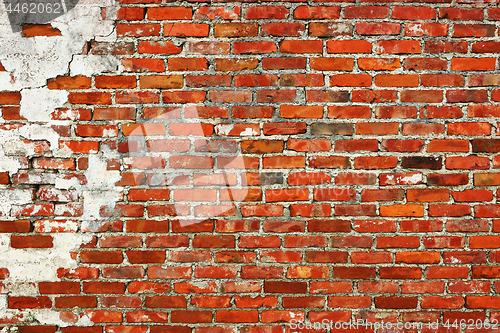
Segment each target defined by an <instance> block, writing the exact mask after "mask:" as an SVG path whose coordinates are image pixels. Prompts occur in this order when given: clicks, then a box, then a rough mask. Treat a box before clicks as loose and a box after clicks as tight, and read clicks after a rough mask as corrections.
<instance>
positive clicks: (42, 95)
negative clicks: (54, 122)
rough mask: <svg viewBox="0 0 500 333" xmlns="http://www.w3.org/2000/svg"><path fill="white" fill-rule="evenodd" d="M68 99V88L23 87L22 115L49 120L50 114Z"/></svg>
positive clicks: (37, 119)
mask: <svg viewBox="0 0 500 333" xmlns="http://www.w3.org/2000/svg"><path fill="white" fill-rule="evenodd" d="M67 101H68V92H67V91H66V90H50V89H48V88H35V89H23V90H22V91H21V112H20V114H21V116H23V117H25V118H26V119H28V120H29V121H43V122H49V121H50V120H51V119H50V114H51V113H52V112H54V110H55V109H56V108H57V107H59V106H62V105H64V103H66V102H67Z"/></svg>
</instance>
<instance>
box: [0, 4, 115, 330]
mask: <svg viewBox="0 0 500 333" xmlns="http://www.w3.org/2000/svg"><path fill="white" fill-rule="evenodd" d="M0 6H1V5H0ZM103 8H105V17H106V19H103V15H102V13H103V12H102V9H103ZM117 8H118V7H117V6H116V5H115V2H114V0H100V1H96V0H80V2H79V3H78V5H77V6H75V7H74V8H73V9H72V10H71V11H69V12H67V13H66V14H64V15H63V16H60V17H57V18H56V19H54V20H53V21H52V22H50V23H51V25H52V26H53V27H54V28H56V29H59V30H60V31H61V36H51V37H45V36H39V37H29V38H26V37H22V33H21V32H13V31H12V28H11V26H10V24H9V19H8V16H7V12H6V11H4V10H2V11H0V63H1V64H2V65H3V67H4V68H5V71H4V72H0V91H20V92H21V97H22V98H21V108H20V115H21V116H23V117H24V118H26V120H27V121H28V122H29V123H32V122H38V123H39V124H29V125H25V126H21V127H19V128H16V127H11V128H10V129H9V128H6V129H4V130H0V171H8V172H9V173H11V174H12V173H16V172H18V171H19V170H20V169H22V168H23V167H26V166H25V165H24V164H23V161H22V158H21V157H20V156H22V157H27V158H30V157H33V156H35V155H37V154H39V153H40V151H38V152H37V151H35V148H36V146H35V143H29V142H26V141H25V140H44V141H47V142H48V144H49V147H50V152H48V151H44V153H51V154H52V156H59V157H60V156H67V155H68V154H70V153H71V151H68V150H66V149H63V150H60V149H59V148H58V147H59V134H58V133H57V132H55V131H54V130H53V129H52V128H51V127H50V125H54V124H70V121H52V120H51V113H52V112H54V110H55V109H57V108H61V107H64V104H65V103H67V101H68V92H67V91H65V90H50V89H48V88H47V80H48V79H51V78H56V77H57V76H59V75H87V76H92V75H94V74H99V73H102V72H106V71H114V72H117V71H120V70H121V65H120V62H119V60H118V59H116V58H115V57H114V56H94V55H83V54H82V52H83V50H84V48H85V45H86V43H87V42H89V41H92V40H94V41H102V42H113V41H115V40H116V31H115V26H114V20H115V18H116V13H117ZM45 149H46V148H45ZM85 176H86V178H87V181H88V182H87V184H85V185H81V184H80V181H79V180H78V179H77V178H75V177H73V178H69V179H67V178H64V177H57V178H56V179H55V183H56V187H57V188H62V189H64V188H68V189H69V188H75V189H76V190H77V191H76V192H77V194H78V195H79V196H80V197H81V198H82V200H83V206H84V214H83V222H82V224H85V223H88V224H90V223H91V221H92V220H95V219H97V218H100V217H99V210H100V207H101V206H111V207H114V205H115V202H116V201H117V200H119V199H120V198H121V189H122V188H119V187H115V183H116V182H117V181H118V180H119V179H120V178H121V176H120V173H119V171H108V170H106V160H105V159H104V158H100V157H99V156H97V155H95V154H93V155H90V156H89V167H88V170H87V171H86V173H85ZM32 193H33V190H32V189H15V190H9V189H0V212H2V214H3V215H4V216H9V215H10V211H11V209H12V207H13V206H15V205H23V204H28V203H31V202H32ZM46 227H50V223H49V224H48V225H46ZM68 231H75V229H74V225H72V228H71V230H68ZM51 236H52V237H53V247H52V248H49V249H37V250H36V251H33V250H32V249H14V248H11V247H10V235H0V267H5V268H7V269H8V270H9V273H10V275H9V277H8V278H7V279H6V280H4V281H3V283H4V288H3V289H2V293H3V294H9V295H22V296H34V295H38V288H37V286H36V283H37V282H42V281H58V280H59V278H58V277H57V269H58V268H69V269H72V268H77V262H76V261H75V260H74V259H72V258H71V253H70V252H71V251H74V250H76V249H78V248H79V246H80V245H81V244H83V243H88V242H90V241H91V240H92V237H93V235H92V233H87V234H76V233H73V232H68V233H64V234H57V233H54V234H51ZM30 312H32V313H33V314H34V315H35V317H36V319H37V320H38V322H40V323H41V324H43V325H58V326H61V327H64V326H69V325H71V326H75V325H76V326H91V325H93V323H92V322H91V320H90V319H89V317H88V316H85V315H80V316H77V317H76V318H73V319H74V320H70V321H69V320H68V319H67V318H64V316H63V315H61V313H60V312H59V311H53V310H47V309H36V310H33V311H30ZM22 314H23V312H21V311H18V310H12V309H7V296H6V295H0V317H2V318H11V317H13V316H19V315H22Z"/></svg>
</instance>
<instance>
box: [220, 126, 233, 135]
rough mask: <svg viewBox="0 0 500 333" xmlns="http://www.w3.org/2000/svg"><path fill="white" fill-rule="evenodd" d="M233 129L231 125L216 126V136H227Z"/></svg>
mask: <svg viewBox="0 0 500 333" xmlns="http://www.w3.org/2000/svg"><path fill="white" fill-rule="evenodd" d="M233 128H234V125H233V124H218V125H217V135H229V133H230V132H231V130H232V129H233Z"/></svg>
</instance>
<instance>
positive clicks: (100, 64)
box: [69, 55, 123, 76]
mask: <svg viewBox="0 0 500 333" xmlns="http://www.w3.org/2000/svg"><path fill="white" fill-rule="evenodd" d="M69 68H70V74H71V76H75V75H85V76H91V75H94V74H101V73H107V72H113V73H117V74H119V73H121V72H122V71H123V66H122V65H121V62H120V60H118V59H117V58H116V57H114V56H110V55H75V56H74V57H73V61H71V63H70V67H69Z"/></svg>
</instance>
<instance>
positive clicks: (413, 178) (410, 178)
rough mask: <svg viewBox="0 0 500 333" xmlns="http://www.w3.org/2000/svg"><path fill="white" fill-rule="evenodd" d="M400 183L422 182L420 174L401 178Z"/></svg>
mask: <svg viewBox="0 0 500 333" xmlns="http://www.w3.org/2000/svg"><path fill="white" fill-rule="evenodd" d="M401 181H402V182H406V183H412V184H418V183H420V182H421V181H422V174H420V173H417V174H414V175H413V176H406V177H403V178H401Z"/></svg>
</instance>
